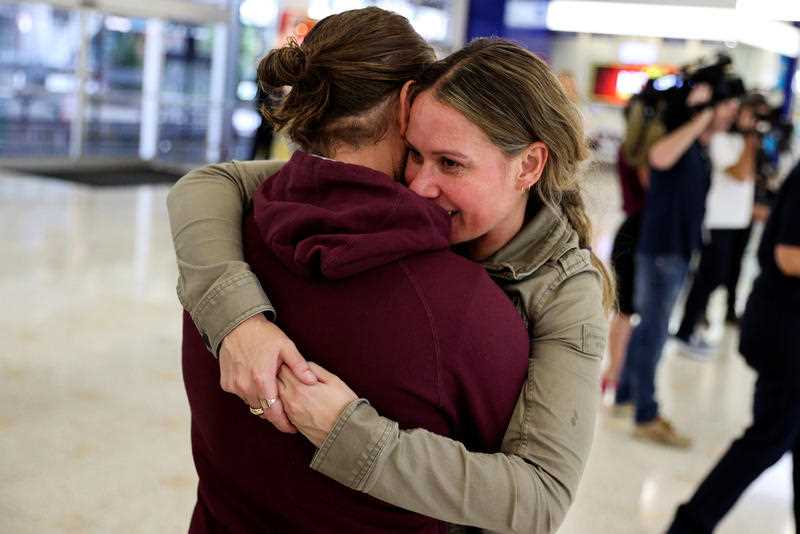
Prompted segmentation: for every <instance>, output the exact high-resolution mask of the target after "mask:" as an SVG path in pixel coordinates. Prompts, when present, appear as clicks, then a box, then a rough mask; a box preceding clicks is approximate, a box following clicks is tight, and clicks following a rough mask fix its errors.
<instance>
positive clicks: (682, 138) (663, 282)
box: [616, 84, 738, 447]
mask: <svg viewBox="0 0 800 534" xmlns="http://www.w3.org/2000/svg"><path fill="white" fill-rule="evenodd" d="M710 98H711V88H710V87H709V86H708V85H706V84H699V85H698V86H696V87H695V88H694V89H693V90H692V92H691V93H690V94H689V97H688V98H687V105H688V106H689V107H694V106H698V105H701V104H706V103H707V102H708V101H709V100H710ZM737 107H738V103H737V102H736V101H730V100H726V101H723V102H720V103H718V104H716V105H715V106H714V107H713V108H706V109H704V110H703V111H700V112H698V113H697V114H695V115H694V117H693V118H692V119H691V120H689V121H688V122H687V123H685V124H683V125H682V126H680V127H678V128H676V129H674V130H672V131H671V132H670V133H668V134H666V135H665V136H664V137H662V138H661V139H660V140H659V141H657V142H656V143H655V144H654V145H653V147H652V148H651V149H650V152H649V155H648V159H649V163H650V166H651V168H652V172H651V175H650V188H649V189H648V191H647V197H646V200H645V206H646V208H645V210H644V217H643V221H642V229H641V236H640V239H639V245H638V249H637V252H636V275H635V277H636V278H635V281H634V307H635V308H636V311H637V313H638V314H639V318H640V322H639V324H638V325H637V326H636V328H635V329H634V330H633V333H632V334H631V340H630V343H629V345H628V352H627V356H626V359H625V366H624V368H623V372H622V377H621V380H620V384H619V387H618V388H617V394H616V402H617V405H625V404H629V403H631V402H633V403H634V404H635V407H636V415H635V422H636V429H635V431H634V436H635V437H637V438H640V439H646V440H649V441H652V442H655V443H659V444H664V445H670V446H674V447H688V446H689V445H690V440H689V439H688V438H686V437H685V436H682V435H680V434H678V433H677V432H676V431H675V429H674V428H673V427H672V425H671V423H670V422H669V421H667V420H666V419H665V418H663V417H661V416H660V415H659V411H658V403H657V402H656V399H655V373H656V367H657V365H658V361H659V359H660V357H661V352H662V350H663V348H664V344H665V343H666V340H667V335H668V333H669V331H668V327H669V317H670V313H671V312H672V307H673V305H674V304H675V301H676V300H677V298H678V293H679V292H680V289H681V287H682V286H683V283H684V281H685V279H686V275H687V273H688V271H689V262H690V261H691V257H692V254H693V253H694V252H695V251H697V250H698V249H699V248H700V246H701V244H702V225H703V216H704V214H705V201H706V193H707V192H708V188H709V186H710V183H711V164H710V161H709V158H708V155H707V153H706V148H705V145H706V144H707V143H708V140H709V137H710V135H711V133H713V132H714V131H715V128H722V125H723V124H724V123H726V122H729V121H730V119H732V117H733V116H735V113H736V109H737Z"/></svg>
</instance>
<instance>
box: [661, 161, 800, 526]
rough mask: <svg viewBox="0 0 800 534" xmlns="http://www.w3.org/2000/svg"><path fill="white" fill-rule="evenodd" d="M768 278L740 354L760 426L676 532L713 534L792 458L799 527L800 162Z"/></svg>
mask: <svg viewBox="0 0 800 534" xmlns="http://www.w3.org/2000/svg"><path fill="white" fill-rule="evenodd" d="M758 260H759V264H760V265H761V274H760V275H759V277H758V278H757V279H756V282H755V284H754V285H753V292H752V293H751V294H750V299H749V300H748V302H747V308H746V309H745V313H744V316H743V317H742V323H741V327H742V335H741V341H740V346H739V351H740V352H741V353H742V355H743V356H744V358H745V360H746V361H747V363H748V364H749V365H750V366H751V367H752V368H753V369H754V370H755V371H756V373H757V374H758V379H757V381H756V387H755V391H754V398H753V423H752V424H751V425H750V427H749V428H748V429H747V430H746V431H745V432H744V434H743V435H742V437H740V438H739V439H737V440H736V441H734V442H733V443H732V444H731V446H730V448H729V449H728V452H726V453H725V455H724V456H723V457H722V459H721V460H720V461H719V463H717V465H716V466H715V467H714V469H713V470H712V471H711V473H709V475H708V476H707V477H706V479H705V480H704V481H703V482H702V483H701V484H700V487H699V488H698V489H697V492H696V493H695V494H694V495H693V496H692V498H691V499H690V500H689V502H688V503H686V504H683V505H681V506H680V507H679V508H678V511H677V513H676V514H675V520H674V522H673V523H672V526H671V527H670V530H669V533H670V534H684V533H686V534H688V533H691V534H694V533H706V532H707V533H710V532H712V531H713V530H714V527H715V526H716V525H717V523H719V521H720V520H721V519H722V518H723V517H724V516H725V514H726V513H728V510H730V509H731V508H732V507H733V505H734V504H735V503H736V501H737V499H738V498H739V496H740V495H741V494H742V493H744V491H745V489H747V487H748V486H749V485H750V484H751V483H752V482H753V481H754V480H755V479H756V478H758V477H759V475H761V473H763V472H764V471H765V470H766V469H767V468H768V467H770V466H771V465H772V464H774V463H775V462H777V461H778V460H779V459H780V458H781V457H782V456H783V455H784V454H785V453H786V452H791V453H792V456H793V460H794V516H795V523H796V524H798V525H800V335H798V332H799V331H800V164H798V165H797V166H796V167H795V168H794V170H793V171H792V173H791V174H790V175H789V177H788V178H787V179H786V181H785V183H784V184H783V187H782V188H781V191H780V193H779V194H778V198H777V201H776V203H775V206H774V208H773V211H772V214H771V215H770V218H769V220H768V221H767V226H766V228H765V230H764V236H763V237H762V239H761V245H760V247H759V249H758Z"/></svg>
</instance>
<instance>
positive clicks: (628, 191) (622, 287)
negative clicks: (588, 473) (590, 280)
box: [600, 99, 652, 393]
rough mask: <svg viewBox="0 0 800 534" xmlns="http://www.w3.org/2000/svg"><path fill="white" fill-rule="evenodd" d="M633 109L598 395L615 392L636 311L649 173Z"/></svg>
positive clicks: (621, 170) (621, 160)
mask: <svg viewBox="0 0 800 534" xmlns="http://www.w3.org/2000/svg"><path fill="white" fill-rule="evenodd" d="M636 106H637V102H636V101H635V99H633V100H631V102H629V103H628V106H626V107H625V119H626V130H625V140H624V141H623V143H622V145H620V149H619V152H618V154H617V175H618V176H619V184H620V190H621V191H622V209H623V211H624V212H625V216H626V218H625V220H624V221H623V223H622V224H621V225H620V227H619V229H618V230H617V235H616V236H615V237H614V245H613V247H612V249H611V265H612V266H613V268H614V277H615V279H616V282H617V311H616V313H615V314H614V317H613V318H612V319H611V326H610V328H609V332H608V353H609V361H608V365H607V366H606V369H605V370H604V371H603V377H602V380H601V382H600V390H601V392H602V393H605V392H606V391H610V390H616V388H617V383H618V382H619V377H620V373H622V366H623V364H624V362H625V352H626V351H627V350H628V342H629V341H630V337H631V331H632V330H633V325H632V324H631V320H632V319H633V315H634V313H635V311H636V310H635V307H634V305H633V283H634V280H635V273H636V263H635V261H634V258H635V255H636V246H637V244H638V243H639V233H640V231H641V226H642V209H643V208H644V199H645V193H646V191H647V186H648V183H649V180H650V170H649V168H648V167H647V151H648V149H649V146H648V142H647V140H646V135H645V131H646V130H645V128H644V124H642V118H641V117H640V114H639V111H640V110H638V109H635V108H636ZM640 136H643V137H640ZM650 144H652V142H651V143H650Z"/></svg>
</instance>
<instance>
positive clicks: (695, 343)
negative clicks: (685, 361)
mask: <svg viewBox="0 0 800 534" xmlns="http://www.w3.org/2000/svg"><path fill="white" fill-rule="evenodd" d="M674 339H675V342H676V343H677V344H678V348H680V353H681V354H682V355H684V356H686V357H687V358H691V359H693V360H697V361H699V362H705V361H708V360H710V359H711V356H713V355H714V349H716V346H714V345H712V344H711V343H709V342H708V341H706V340H705V339H704V338H703V336H701V335H700V334H692V336H691V337H690V338H689V339H686V338H683V337H680V336H675V338H674Z"/></svg>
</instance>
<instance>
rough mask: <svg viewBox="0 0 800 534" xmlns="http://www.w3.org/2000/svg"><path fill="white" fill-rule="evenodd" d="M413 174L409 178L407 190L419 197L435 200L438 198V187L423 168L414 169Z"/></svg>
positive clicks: (433, 178) (431, 174)
mask: <svg viewBox="0 0 800 534" xmlns="http://www.w3.org/2000/svg"><path fill="white" fill-rule="evenodd" d="M414 171H416V173H415V174H412V175H411V176H409V178H410V180H409V184H408V188H409V189H411V190H412V191H413V192H415V193H416V194H418V195H419V196H421V197H425V198H436V197H438V196H439V185H438V184H437V183H436V178H435V176H434V175H433V173H431V172H430V171H429V170H428V169H427V168H426V167H425V166H420V167H417V168H416V169H414Z"/></svg>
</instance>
